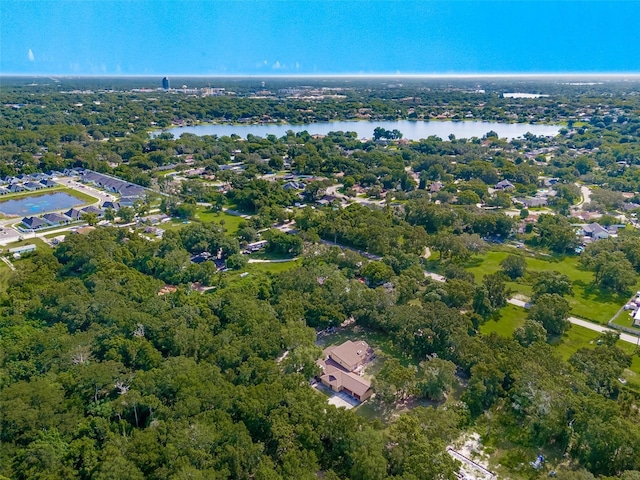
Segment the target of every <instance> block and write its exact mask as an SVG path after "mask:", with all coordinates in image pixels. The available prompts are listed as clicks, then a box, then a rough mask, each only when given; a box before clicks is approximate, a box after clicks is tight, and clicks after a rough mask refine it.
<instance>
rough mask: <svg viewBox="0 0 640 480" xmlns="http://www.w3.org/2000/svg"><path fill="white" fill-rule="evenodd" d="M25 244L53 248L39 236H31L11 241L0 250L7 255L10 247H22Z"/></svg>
mask: <svg viewBox="0 0 640 480" xmlns="http://www.w3.org/2000/svg"><path fill="white" fill-rule="evenodd" d="M31 235H33V234H31ZM24 245H35V246H36V249H38V248H51V247H49V245H47V244H46V243H44V242H43V241H42V240H40V239H39V238H37V237H36V238H33V237H31V238H26V239H25V240H20V241H19V242H14V243H9V244H7V245H6V246H4V247H2V248H0V252H2V254H3V255H7V254H8V252H9V249H11V248H15V247H22V246H24Z"/></svg>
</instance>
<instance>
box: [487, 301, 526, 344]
mask: <svg viewBox="0 0 640 480" xmlns="http://www.w3.org/2000/svg"><path fill="white" fill-rule="evenodd" d="M526 318H527V312H526V310H525V309H523V308H520V307H516V306H515V305H507V306H506V307H504V308H502V309H500V311H499V312H498V315H497V317H496V318H495V319H489V320H487V321H486V322H485V323H483V324H482V325H480V333H482V334H483V335H488V334H490V333H493V332H496V333H497V334H499V335H502V336H503V337H510V336H511V335H513V332H514V330H515V329H516V328H518V327H520V326H521V325H523V324H524V321H525V319H526Z"/></svg>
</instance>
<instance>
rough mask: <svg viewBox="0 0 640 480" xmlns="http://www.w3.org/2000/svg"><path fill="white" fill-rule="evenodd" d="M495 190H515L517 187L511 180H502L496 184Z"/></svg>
mask: <svg viewBox="0 0 640 480" xmlns="http://www.w3.org/2000/svg"><path fill="white" fill-rule="evenodd" d="M493 188H494V189H496V190H513V189H514V188H516V187H515V186H514V185H513V183H511V182H510V181H509V180H502V181H501V182H498V183H496V184H495V186H494V187H493Z"/></svg>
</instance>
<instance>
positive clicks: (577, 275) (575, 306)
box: [465, 249, 640, 324]
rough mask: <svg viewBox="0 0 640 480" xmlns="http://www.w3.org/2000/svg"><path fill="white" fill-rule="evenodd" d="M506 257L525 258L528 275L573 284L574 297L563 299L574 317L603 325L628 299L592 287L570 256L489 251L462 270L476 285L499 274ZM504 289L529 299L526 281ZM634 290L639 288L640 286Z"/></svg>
mask: <svg viewBox="0 0 640 480" xmlns="http://www.w3.org/2000/svg"><path fill="white" fill-rule="evenodd" d="M509 254H512V255H523V256H524V257H525V259H526V261H527V271H528V272H529V275H535V274H536V272H543V271H549V270H556V271H558V272H560V273H564V274H565V275H567V276H568V277H569V278H570V279H571V281H572V282H573V291H574V296H572V297H567V300H569V304H570V305H571V313H572V314H573V315H575V316H576V317H580V318H584V319H587V320H593V321H595V322H598V323H602V324H606V323H607V322H608V321H609V320H610V319H611V317H613V315H615V313H616V312H617V311H618V309H619V308H620V307H621V306H622V305H624V304H625V303H626V301H627V300H628V299H629V298H628V295H619V294H615V293H611V292H607V291H603V290H601V289H600V288H597V287H594V286H593V284H592V282H593V273H592V272H590V271H588V270H582V269H581V268H580V267H579V265H578V257H574V256H563V257H553V256H549V257H534V256H531V255H527V254H526V253H524V252H521V251H519V250H516V249H509V250H499V251H496V250H492V251H489V252H487V253H486V254H484V255H481V256H477V257H474V258H472V259H471V260H470V261H469V262H467V263H466V265H465V268H466V269H467V270H468V271H469V272H471V273H473V275H474V276H475V278H476V281H478V282H480V281H481V280H482V277H483V275H486V274H490V273H494V272H497V271H498V270H500V262H501V261H502V260H503V259H504V258H506V257H507V256H508V255H509ZM507 286H508V287H509V288H510V289H511V290H513V292H514V293H520V294H523V295H525V296H530V295H531V285H529V284H527V278H526V277H525V279H523V280H521V281H518V282H508V283H507ZM636 287H640V282H639V283H638V285H636Z"/></svg>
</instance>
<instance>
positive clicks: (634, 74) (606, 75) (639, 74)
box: [0, 72, 640, 79]
mask: <svg viewBox="0 0 640 480" xmlns="http://www.w3.org/2000/svg"><path fill="white" fill-rule="evenodd" d="M3 77H14V78H15V77H19V78H25V77H29V78H34V77H35V78H40V77H42V78H52V77H53V78H162V77H174V78H274V79H278V78H291V79H295V78H329V79H331V78H336V79H349V78H379V79H387V78H389V79H403V78H406V79H473V78H488V79H497V78H580V79H584V78H591V79H593V78H602V79H607V78H629V77H633V78H640V72H626V73H625V72H589V73H587V72H565V73H559V72H555V73H370V74H369V73H326V74H317V73H314V74H310V73H300V74H274V73H271V74H257V73H256V74H179V73H166V74H160V73H156V74H152V73H145V74H95V73H86V74H72V73H0V78H3Z"/></svg>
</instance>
